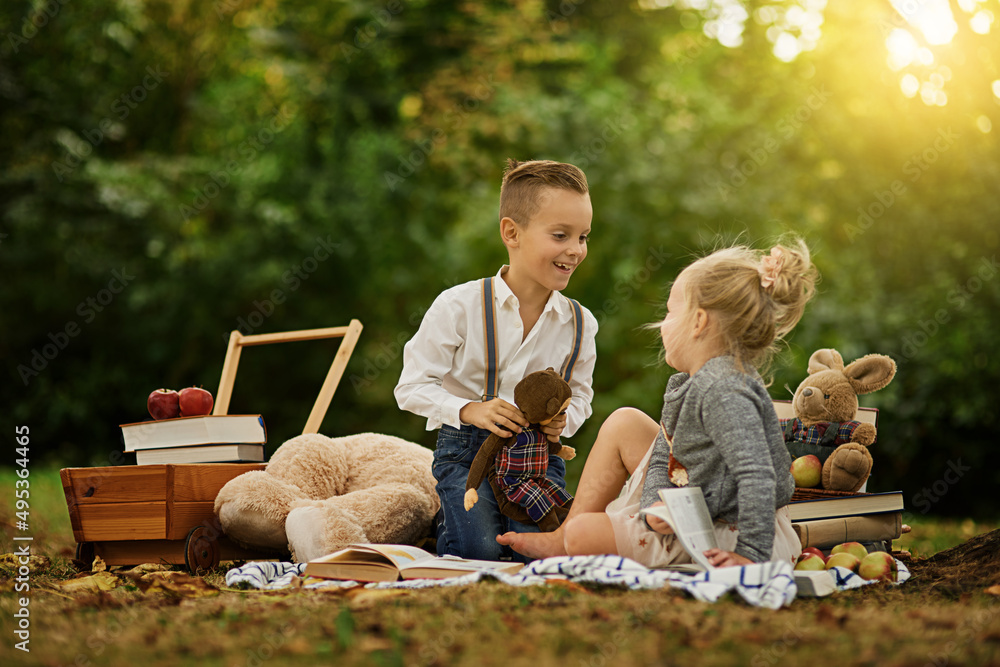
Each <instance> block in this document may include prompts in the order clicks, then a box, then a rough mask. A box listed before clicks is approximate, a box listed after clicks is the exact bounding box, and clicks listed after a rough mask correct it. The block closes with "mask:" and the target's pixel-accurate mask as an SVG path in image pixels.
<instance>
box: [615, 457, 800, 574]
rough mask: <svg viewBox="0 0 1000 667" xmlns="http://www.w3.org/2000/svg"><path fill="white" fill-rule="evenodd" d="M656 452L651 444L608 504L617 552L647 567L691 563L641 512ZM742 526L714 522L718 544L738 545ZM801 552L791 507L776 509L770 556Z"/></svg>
mask: <svg viewBox="0 0 1000 667" xmlns="http://www.w3.org/2000/svg"><path fill="white" fill-rule="evenodd" d="M652 453H653V446H652V445H650V447H649V449H648V450H647V451H646V455H645V456H644V457H643V459H642V462H640V463H639V465H638V467H636V469H635V472H634V473H633V474H632V476H631V477H629V478H628V481H627V482H626V483H625V488H623V489H622V492H621V494H620V495H619V496H618V497H617V498H615V499H614V500H613V501H611V503H610V504H609V505H608V508H607V510H605V511H606V512H607V514H608V517H609V518H610V519H611V525H612V526H613V527H614V530H615V544H616V545H617V547H618V555H619V556H624V557H625V558H630V559H632V560H634V561H637V562H639V563H641V564H643V565H645V566H646V567H649V568H657V567H664V566H667V565H672V564H675V563H690V562H691V557H690V556H689V555H688V553H687V552H686V551H684V547H682V546H681V544H680V542H679V541H678V540H677V539H676V538H675V537H674V536H673V535H661V534H660V533H657V532H655V531H652V530H650V529H649V527H648V526H647V525H646V521H645V520H644V519H643V517H642V515H641V514H639V507H640V500H641V499H642V485H643V482H644V481H645V479H646V466H647V465H649V457H650V455H651V454H652ZM738 537H739V530H738V529H737V526H736V524H733V523H727V522H725V521H721V520H720V521H716V522H715V539H716V540H717V541H718V543H719V548H720V549H723V550H725V551H732V550H733V549H735V548H736V541H737V538H738ZM801 552H802V544H801V542H799V537H798V535H796V534H795V530H794V529H793V528H792V522H791V519H789V518H788V508H787V507H781V508H779V509H778V510H776V511H775V513H774V545H773V546H772V548H771V560H773V561H780V560H785V561H789V562H792V563H794V562H795V559H796V558H798V556H799V554H800V553H801Z"/></svg>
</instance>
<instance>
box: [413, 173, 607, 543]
mask: <svg viewBox="0 0 1000 667" xmlns="http://www.w3.org/2000/svg"><path fill="white" fill-rule="evenodd" d="M592 218H593V208H592V207H591V204H590V193H589V189H588V187H587V177H586V176H584V174H583V172H582V171H580V170H579V169H578V168H576V167H574V166H572V165H569V164H562V163H559V162H552V161H549V160H534V161H530V162H520V163H519V162H517V161H515V160H508V162H507V170H506V171H505V173H504V178H503V185H502V186H501V188H500V238H501V239H502V240H503V243H504V245H505V246H506V247H507V253H508V256H509V257H510V263H509V264H508V265H505V266H503V267H502V268H501V269H500V271H499V272H498V273H497V275H496V276H495V277H493V278H486V279H484V280H475V281H472V282H468V283H465V284H463V285H458V286H456V287H452V288H451V289H448V290H445V291H444V292H442V293H441V294H440V295H439V296H438V297H437V299H435V300H434V303H433V304H432V305H431V307H430V309H429V310H428V311H427V314H426V315H424V319H423V321H422V322H421V324H420V328H419V330H418V331H417V333H416V334H415V335H414V336H413V338H412V339H410V341H409V342H408V343H407V344H406V346H405V348H404V350H403V372H402V374H401V376H400V378H399V384H398V385H397V386H396V390H395V396H396V402H397V403H398V404H399V407H400V408H401V409H403V410H409V411H410V412H413V413H416V414H418V415H420V416H422V417H426V418H427V430H429V431H430V430H433V429H435V428H438V427H440V432H439V433H438V440H437V448H436V449H435V450H434V467H433V470H434V478H435V479H436V480H437V492H438V496H439V497H440V498H441V514H440V515H439V517H438V518H439V521H438V530H437V550H438V553H439V554H441V555H444V554H453V555H456V556H460V557H462V558H475V559H482V560H506V559H509V558H512V557H513V558H518V559H519V560H526V559H525V558H524V557H523V556H520V555H518V554H514V553H513V552H512V551H511V550H510V548H509V547H506V546H501V545H500V544H498V543H497V541H496V537H497V536H498V535H502V534H503V533H505V532H507V531H514V532H537V530H538V527H537V526H534V525H528V524H522V523H519V522H516V521H513V520H511V519H508V518H507V517H505V516H503V515H501V514H500V511H499V509H498V507H497V503H496V498H495V497H494V495H493V489H492V488H491V487H490V485H489V481H484V482H483V483H482V484H481V485H480V487H479V489H477V492H478V493H479V498H480V501H479V502H478V503H476V504H475V506H474V507H473V508H472V509H471V510H470V511H468V512H466V510H465V507H464V504H463V501H464V496H465V481H466V478H467V477H468V474H469V466H470V465H471V464H472V460H473V458H475V455H476V452H477V451H478V450H479V447H480V445H482V443H483V441H484V440H486V438H487V437H488V436H489V434H490V433H496V434H497V435H499V436H501V437H509V436H511V435H513V434H516V433H520V431H521V428H522V427H526V426H527V425H528V424H527V422H526V420H525V419H524V417H523V415H522V414H521V411H520V410H518V409H517V407H516V406H515V405H514V404H513V394H514V385H516V384H517V383H518V382H519V381H520V380H521V379H522V378H523V377H524V376H525V375H527V374H528V373H531V372H533V371H538V370H544V369H546V368H548V367H552V368H554V369H556V370H558V371H559V372H560V373H562V374H563V375H564V376H565V377H568V380H569V383H570V387H571V388H572V389H573V398H572V399H571V402H570V405H569V407H568V408H567V409H566V412H565V414H563V415H561V416H559V417H557V418H556V419H554V420H553V421H552V422H551V423H550V424H549V425H548V426H546V427H543V428H542V431H543V432H544V433H545V434H546V436H547V437H548V438H549V440H551V441H552V442H556V441H558V439H559V436H560V435H561V434H562V433H563V432H565V434H566V435H567V436H571V435H573V434H574V433H576V431H577V429H579V428H580V426H581V425H582V424H583V422H584V420H585V419H587V417H589V416H590V413H591V408H590V401H591V399H592V398H593V396H594V392H593V389H592V387H591V382H592V375H593V371H594V362H595V360H596V358H597V350H596V346H595V344H594V336H595V335H596V334H597V320H596V319H595V318H594V316H593V315H591V313H590V311H589V310H587V309H586V308H583V307H581V306H579V304H576V302H573V301H571V300H570V299H567V298H566V297H564V296H563V295H562V294H560V293H559V292H560V290H562V289H565V287H566V286H567V285H568V284H569V279H570V276H571V275H572V274H573V271H575V270H576V267H577V266H579V265H580V263H581V262H582V261H583V260H584V258H586V256H587V236H588V235H589V234H590V225H591V220H592ZM487 322H489V324H486V323H487ZM578 325H579V326H578ZM565 475H566V464H565V462H564V461H563V460H562V459H561V458H559V457H558V456H550V457H549V463H548V472H547V476H548V477H549V479H551V480H552V481H553V482H555V483H556V484H557V485H558V486H560V487H562V488H565V487H566V481H565Z"/></svg>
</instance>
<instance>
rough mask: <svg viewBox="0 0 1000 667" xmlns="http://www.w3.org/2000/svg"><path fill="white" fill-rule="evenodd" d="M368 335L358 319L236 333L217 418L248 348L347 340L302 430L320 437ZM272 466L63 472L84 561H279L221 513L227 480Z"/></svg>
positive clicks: (197, 565)
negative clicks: (236, 538) (246, 543)
mask: <svg viewBox="0 0 1000 667" xmlns="http://www.w3.org/2000/svg"><path fill="white" fill-rule="evenodd" d="M361 330H362V326H361V322H359V321H358V320H351V323H350V324H349V325H347V326H344V327H328V328H325V329H303V330H300V331H287V332H283V333H273V334H258V335H254V336H244V335H243V334H242V333H240V332H239V331H233V332H232V334H230V337H229V347H228V349H227V350H226V358H225V361H224V362H223V365H222V377H221V378H220V380H219V390H218V392H217V393H216V397H215V408H214V410H213V412H212V414H215V415H224V414H226V413H227V411H228V410H229V400H230V398H231V397H232V392H233V384H234V383H235V381H236V370H237V368H238V366H239V362H240V356H241V354H242V351H243V348H244V347H253V346H257V345H270V344H273V343H291V342H301V341H312V340H321V339H325V338H340V339H342V340H341V343H340V346H339V347H338V349H337V354H336V355H335V356H334V358H333V361H332V363H331V364H330V370H329V371H328V372H327V375H326V379H325V380H324V381H323V385H322V387H320V391H319V395H318V396H317V398H316V402H315V403H314V404H313V408H312V411H311V412H310V413H309V418H308V419H307V420H306V425H305V427H304V428H303V429H302V432H303V433H318V432H319V428H320V425H321V424H322V422H323V418H324V416H325V415H326V411H327V409H328V408H329V406H330V401H331V399H332V398H333V394H334V392H335V391H336V390H337V385H338V384H339V383H340V379H341V377H343V374H344V369H345V368H346V367H347V362H348V360H349V359H350V358H351V354H352V353H353V351H354V346H355V344H356V343H357V341H358V337H359V336H360V335H361ZM265 467H266V464H264V463H187V464H164V465H143V466H139V465H136V466H106V467H101V468H64V469H62V470H60V471H59V475H60V477H61V478H62V484H63V491H64V493H65V494H66V506H67V507H68V508H69V518H70V523H71V524H72V526H73V537H74V538H75V539H76V542H77V549H76V553H77V559H78V560H81V561H83V562H85V563H88V564H89V563H90V562H91V561H92V560H93V558H94V556H100V557H101V558H103V559H104V561H105V562H106V563H108V564H109V565H132V564H138V563H147V562H163V563H171V564H178V565H179V564H186V565H187V566H188V567H189V568H190V569H191V570H192V571H195V570H197V569H208V568H211V567H215V566H216V565H218V563H219V560H220V559H221V560H236V559H246V558H268V557H274V555H275V554H261V553H259V552H254V551H250V550H247V549H244V548H242V547H240V546H239V545H237V544H236V543H235V542H233V541H231V540H230V539H229V538H227V537H226V536H225V534H223V532H222V526H221V525H220V524H219V519H218V517H216V516H215V512H214V505H215V496H216V495H218V493H219V489H221V488H222V487H223V486H224V485H225V484H226V482H228V481H229V480H231V479H232V478H234V477H236V476H237V475H241V474H243V473H245V472H248V471H251V470H263V469H264V468H265ZM286 555H287V554H286Z"/></svg>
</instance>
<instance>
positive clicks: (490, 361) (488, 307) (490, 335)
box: [482, 277, 583, 401]
mask: <svg viewBox="0 0 1000 667" xmlns="http://www.w3.org/2000/svg"><path fill="white" fill-rule="evenodd" d="M482 285H483V337H484V341H485V348H486V378H485V383H484V385H483V401H489V400H492V399H494V398H496V397H497V389H498V386H499V381H498V379H497V366H498V365H499V359H500V352H499V350H498V349H497V313H496V300H495V299H494V298H493V278H492V277H491V278H483V282H482ZM569 303H570V306H572V307H573V352H572V353H571V354H570V355H569V358H568V359H567V360H566V363H565V364H564V365H563V368H562V371H561V372H562V376H563V379H564V380H566V382H569V381H570V379H571V378H572V377H573V368H574V367H575V366H576V360H577V358H579V356H580V345H581V343H582V342H583V309H582V308H581V307H580V302H579V301H577V300H576V299H569Z"/></svg>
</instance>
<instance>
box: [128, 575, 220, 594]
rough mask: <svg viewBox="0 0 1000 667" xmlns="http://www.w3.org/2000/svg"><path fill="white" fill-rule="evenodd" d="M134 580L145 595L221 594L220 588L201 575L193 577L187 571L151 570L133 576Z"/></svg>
mask: <svg viewBox="0 0 1000 667" xmlns="http://www.w3.org/2000/svg"><path fill="white" fill-rule="evenodd" d="M132 581H134V582H135V585H136V586H138V587H139V590H140V591H142V592H143V593H144V594H145V595H155V594H160V595H167V596H171V597H183V598H202V597H208V596H211V595H218V594H219V589H218V588H216V587H215V586H213V585H212V584H210V583H208V582H207V581H205V580H204V579H202V578H201V577H192V576H191V575H190V574H188V573H187V572H172V571H171V572H149V573H147V574H144V575H142V576H141V577H135V578H133V579H132Z"/></svg>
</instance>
